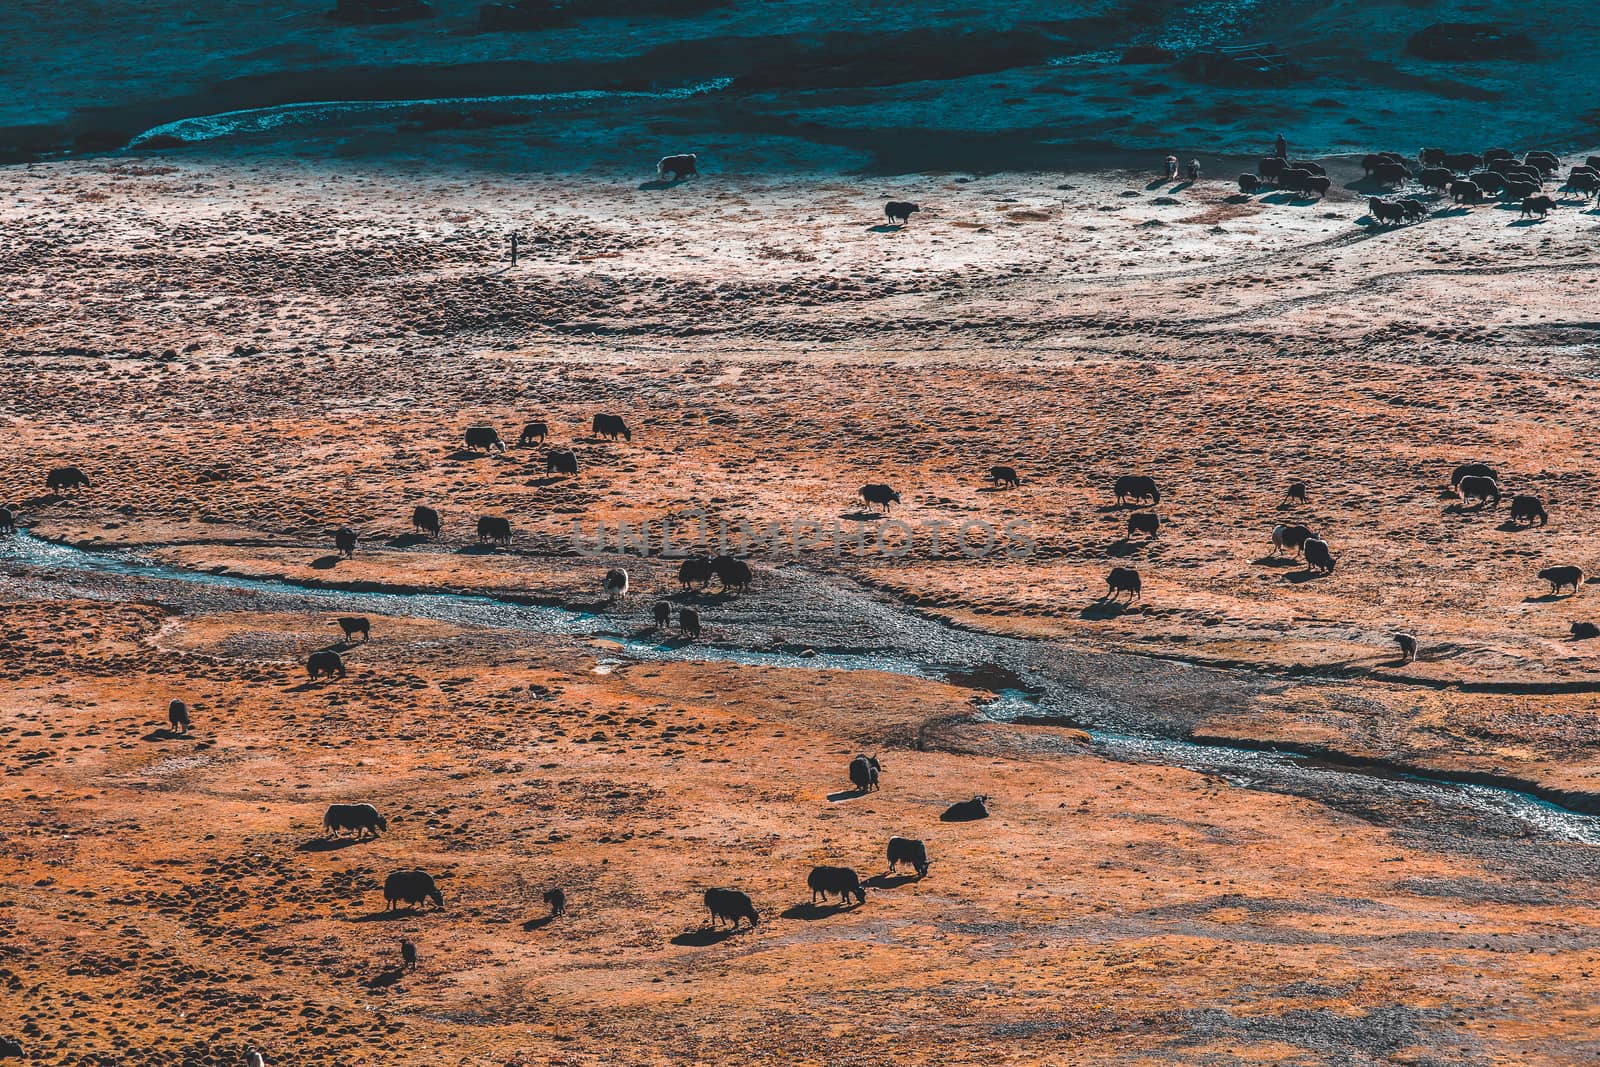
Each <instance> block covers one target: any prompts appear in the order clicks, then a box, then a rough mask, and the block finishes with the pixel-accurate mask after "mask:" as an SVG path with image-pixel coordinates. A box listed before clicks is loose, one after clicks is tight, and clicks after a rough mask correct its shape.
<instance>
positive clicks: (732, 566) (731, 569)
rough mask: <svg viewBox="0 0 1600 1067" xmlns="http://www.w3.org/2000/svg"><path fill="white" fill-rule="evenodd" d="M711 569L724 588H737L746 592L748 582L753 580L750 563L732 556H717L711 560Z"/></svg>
mask: <svg viewBox="0 0 1600 1067" xmlns="http://www.w3.org/2000/svg"><path fill="white" fill-rule="evenodd" d="M711 569H712V571H713V572H715V574H716V576H717V581H719V582H721V583H722V588H723V589H724V590H729V589H737V590H738V591H739V592H741V593H748V592H749V591H750V583H751V582H752V581H754V580H755V574H754V573H753V572H752V571H751V570H750V564H748V563H746V562H745V561H744V560H742V559H737V558H735V557H733V556H718V557H717V558H716V559H714V560H712V561H711Z"/></svg>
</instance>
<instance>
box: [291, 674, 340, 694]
mask: <svg viewBox="0 0 1600 1067" xmlns="http://www.w3.org/2000/svg"><path fill="white" fill-rule="evenodd" d="M337 680H338V679H336V678H329V677H327V676H326V675H324V676H323V677H321V678H307V679H306V680H305V681H303V682H301V683H300V684H299V685H292V686H290V687H289V688H287V689H285V690H284V692H285V693H309V692H311V691H312V690H313V689H320V688H321V687H322V686H323V685H324V684H326V683H330V682H334V681H337Z"/></svg>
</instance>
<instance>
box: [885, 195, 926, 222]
mask: <svg viewBox="0 0 1600 1067" xmlns="http://www.w3.org/2000/svg"><path fill="white" fill-rule="evenodd" d="M921 210H922V208H921V207H920V206H919V205H917V204H913V203H911V202H910V201H907V200H891V201H889V202H888V203H887V204H885V205H883V217H884V218H886V219H888V220H889V221H890V222H893V223H898V224H899V225H901V226H904V225H905V224H906V223H908V222H910V221H911V216H912V215H915V214H916V213H917V212H919V211H921Z"/></svg>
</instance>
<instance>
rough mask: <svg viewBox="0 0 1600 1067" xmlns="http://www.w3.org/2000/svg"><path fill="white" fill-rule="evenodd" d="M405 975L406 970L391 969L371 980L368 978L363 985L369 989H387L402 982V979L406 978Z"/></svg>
mask: <svg viewBox="0 0 1600 1067" xmlns="http://www.w3.org/2000/svg"><path fill="white" fill-rule="evenodd" d="M405 975H406V972H405V968H403V967H390V968H388V969H387V970H382V971H379V972H378V973H377V974H375V975H373V976H372V977H371V978H368V979H367V980H366V981H365V982H362V983H361V984H362V985H364V986H366V987H367V988H368V989H387V988H389V987H390V986H392V985H394V984H395V983H396V982H398V981H400V979H402V978H404V977H405Z"/></svg>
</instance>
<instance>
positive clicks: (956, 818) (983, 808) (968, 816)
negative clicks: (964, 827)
mask: <svg viewBox="0 0 1600 1067" xmlns="http://www.w3.org/2000/svg"><path fill="white" fill-rule="evenodd" d="M988 817H989V798H988V797H987V796H984V795H982V794H979V795H978V796H975V797H973V798H972V799H971V800H959V801H957V802H956V803H954V804H952V805H950V806H949V807H948V808H945V809H944V814H943V815H940V816H939V821H940V822H971V821H972V820H974V819H987V818H988Z"/></svg>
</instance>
